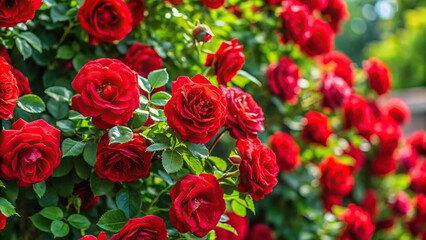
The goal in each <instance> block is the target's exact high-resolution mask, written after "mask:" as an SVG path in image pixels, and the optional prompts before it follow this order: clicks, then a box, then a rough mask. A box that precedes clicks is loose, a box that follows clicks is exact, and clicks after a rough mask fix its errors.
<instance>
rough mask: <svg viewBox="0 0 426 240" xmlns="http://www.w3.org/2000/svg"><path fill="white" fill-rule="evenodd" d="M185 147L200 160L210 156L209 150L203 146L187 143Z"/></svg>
mask: <svg viewBox="0 0 426 240" xmlns="http://www.w3.org/2000/svg"><path fill="white" fill-rule="evenodd" d="M185 145H186V146H187V147H188V149H189V151H190V152H191V153H192V154H194V155H195V156H198V157H200V158H206V157H208V156H209V149H207V147H206V146H205V145H203V144H195V143H192V142H185Z"/></svg>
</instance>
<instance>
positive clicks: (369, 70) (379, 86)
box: [362, 58, 392, 95]
mask: <svg viewBox="0 0 426 240" xmlns="http://www.w3.org/2000/svg"><path fill="white" fill-rule="evenodd" d="M362 68H363V69H364V71H365V73H366V75H367V79H368V83H369V84H370V87H371V88H372V89H373V90H374V91H375V92H376V93H377V94H378V95H383V94H385V93H387V92H388V91H389V90H390V88H391V84H392V80H391V76H390V71H389V68H388V66H387V65H386V64H385V63H383V62H382V61H380V60H379V59H377V58H370V59H368V60H367V61H364V62H363V63H362Z"/></svg>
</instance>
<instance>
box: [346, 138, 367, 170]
mask: <svg viewBox="0 0 426 240" xmlns="http://www.w3.org/2000/svg"><path fill="white" fill-rule="evenodd" d="M344 154H345V155H347V156H350V157H352V158H353V159H354V160H355V163H354V165H353V166H352V168H353V171H355V172H358V171H359V170H361V169H362V167H363V166H364V163H365V154H364V153H363V152H362V151H361V150H360V149H359V148H357V147H355V146H354V145H353V144H349V147H348V148H347V149H346V150H345V151H344Z"/></svg>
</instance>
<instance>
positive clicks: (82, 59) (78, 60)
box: [72, 53, 90, 71]
mask: <svg viewBox="0 0 426 240" xmlns="http://www.w3.org/2000/svg"><path fill="white" fill-rule="evenodd" d="M89 60H90V58H89V57H88V56H86V55H84V54H82V53H78V54H77V55H76V56H75V57H74V58H73V59H72V65H73V66H74V69H75V70H77V71H79V70H80V69H81V68H82V67H83V66H84V64H86V63H87V62H88V61H89Z"/></svg>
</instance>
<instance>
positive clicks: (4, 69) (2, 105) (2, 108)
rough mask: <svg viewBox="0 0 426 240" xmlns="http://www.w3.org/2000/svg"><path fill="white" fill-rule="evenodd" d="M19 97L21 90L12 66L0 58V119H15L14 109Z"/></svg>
mask: <svg viewBox="0 0 426 240" xmlns="http://www.w3.org/2000/svg"><path fill="white" fill-rule="evenodd" d="M18 97H19V88H18V85H17V82H16V79H15V77H14V76H13V73H12V72H11V66H10V65H9V64H8V63H7V62H6V60H5V59H4V58H2V57H0V119H6V120H7V119H10V118H12V117H13V109H14V108H15V106H16V103H17V101H18Z"/></svg>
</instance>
